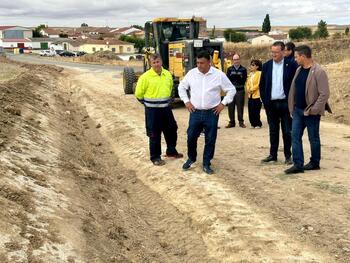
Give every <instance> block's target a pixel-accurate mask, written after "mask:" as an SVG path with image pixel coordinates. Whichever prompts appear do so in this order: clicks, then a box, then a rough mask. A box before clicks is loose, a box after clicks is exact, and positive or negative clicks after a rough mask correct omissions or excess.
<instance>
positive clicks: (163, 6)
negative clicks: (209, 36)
mask: <svg viewBox="0 0 350 263" xmlns="http://www.w3.org/2000/svg"><path fill="white" fill-rule="evenodd" d="M266 14H270V20H271V25H272V26H278V25H315V24H317V22H318V21H319V20H321V19H323V20H325V21H326V22H327V23H328V24H350V0H329V1H327V0H291V1H290V0H284V1H283V0H282V1H280V0H275V1H271V0H265V1H259V0H241V1H232V0H187V1H184V0H177V1H176V0H147V1H145V0H94V1H83V0H55V1H53V0H0V25H21V26H37V25H39V24H48V25H49V26H80V24H81V23H83V22H85V23H87V24H88V25H91V26H106V25H108V26H110V27H119V26H128V25H131V24H139V25H144V23H145V21H147V20H151V19H152V18H155V17H191V16H192V15H195V16H202V17H204V18H205V19H207V21H208V23H207V24H208V27H212V26H213V25H215V26H216V27H217V28H220V27H238V26H261V24H262V21H263V19H264V17H265V15H266Z"/></svg>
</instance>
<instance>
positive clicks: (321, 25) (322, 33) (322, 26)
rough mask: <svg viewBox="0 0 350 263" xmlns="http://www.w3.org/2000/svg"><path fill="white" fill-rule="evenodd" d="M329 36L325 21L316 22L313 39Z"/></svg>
mask: <svg viewBox="0 0 350 263" xmlns="http://www.w3.org/2000/svg"><path fill="white" fill-rule="evenodd" d="M328 36H329V33H328V29H327V23H326V21H323V20H321V21H320V22H318V25H317V30H316V31H315V34H314V38H327V37H328Z"/></svg>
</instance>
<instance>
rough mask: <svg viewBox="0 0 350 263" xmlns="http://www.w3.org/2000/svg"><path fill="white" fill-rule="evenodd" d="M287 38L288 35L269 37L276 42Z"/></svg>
mask: <svg viewBox="0 0 350 263" xmlns="http://www.w3.org/2000/svg"><path fill="white" fill-rule="evenodd" d="M287 36H288V35H287V34H279V35H269V37H272V38H273V39H274V40H281V39H286V38H287Z"/></svg>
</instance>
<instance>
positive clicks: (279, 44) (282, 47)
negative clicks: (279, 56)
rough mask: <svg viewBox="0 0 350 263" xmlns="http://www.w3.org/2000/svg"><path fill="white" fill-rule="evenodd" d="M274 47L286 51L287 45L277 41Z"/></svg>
mask: <svg viewBox="0 0 350 263" xmlns="http://www.w3.org/2000/svg"><path fill="white" fill-rule="evenodd" d="M272 46H273V47H281V50H284V49H285V47H286V45H285V44H284V43H283V42H282V41H276V42H274V43H273V44H272Z"/></svg>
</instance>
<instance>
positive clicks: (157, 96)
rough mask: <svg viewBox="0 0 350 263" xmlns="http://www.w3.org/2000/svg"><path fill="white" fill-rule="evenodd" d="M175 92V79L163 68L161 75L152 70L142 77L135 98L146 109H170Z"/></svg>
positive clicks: (138, 82)
mask: <svg viewBox="0 0 350 263" xmlns="http://www.w3.org/2000/svg"><path fill="white" fill-rule="evenodd" d="M172 90H173V77H172V75H171V74H170V72H169V71H167V70H166V69H164V68H162V72H161V74H160V75H158V74H157V72H155V71H154V70H153V69H152V68H151V69H149V70H148V71H146V72H145V73H144V74H142V75H141V77H140V78H139V80H138V81H137V85H136V90H135V96H136V98H137V99H138V100H139V101H141V102H143V103H144V104H145V106H146V107H152V108H164V107H168V106H169V103H170V100H171V94H172Z"/></svg>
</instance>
